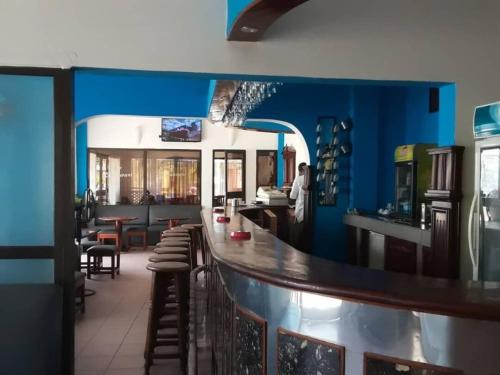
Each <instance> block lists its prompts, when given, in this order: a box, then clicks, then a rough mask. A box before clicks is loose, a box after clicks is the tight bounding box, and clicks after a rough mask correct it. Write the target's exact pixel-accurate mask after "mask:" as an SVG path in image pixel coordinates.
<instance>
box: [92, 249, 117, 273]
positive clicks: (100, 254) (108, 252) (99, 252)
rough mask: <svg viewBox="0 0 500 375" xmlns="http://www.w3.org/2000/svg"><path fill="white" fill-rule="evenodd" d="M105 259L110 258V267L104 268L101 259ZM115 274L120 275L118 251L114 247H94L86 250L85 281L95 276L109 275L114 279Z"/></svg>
mask: <svg viewBox="0 0 500 375" xmlns="http://www.w3.org/2000/svg"><path fill="white" fill-rule="evenodd" d="M105 257H109V258H111V266H110V267H104V265H103V258H105ZM115 257H116V267H115ZM115 272H116V274H117V275H119V274H120V251H119V250H118V249H117V248H116V246H115V245H95V246H92V247H91V248H90V249H88V250H87V279H90V278H91V276H92V275H97V274H110V275H111V278H112V279H114V278H115Z"/></svg>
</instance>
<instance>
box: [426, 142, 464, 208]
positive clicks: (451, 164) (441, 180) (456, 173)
mask: <svg viewBox="0 0 500 375" xmlns="http://www.w3.org/2000/svg"><path fill="white" fill-rule="evenodd" d="M427 152H428V153H429V155H431V156H432V175H431V176H432V177H431V185H430V187H429V190H428V191H427V192H426V193H425V196H426V197H427V198H432V199H436V198H440V199H450V200H460V199H461V198H462V156H463V152H464V147H462V146H449V147H438V148H432V149H429V150H427Z"/></svg>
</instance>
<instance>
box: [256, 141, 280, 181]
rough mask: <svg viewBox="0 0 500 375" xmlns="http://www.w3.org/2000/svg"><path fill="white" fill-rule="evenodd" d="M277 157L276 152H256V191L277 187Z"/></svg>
mask: <svg viewBox="0 0 500 375" xmlns="http://www.w3.org/2000/svg"><path fill="white" fill-rule="evenodd" d="M277 156H278V152H277V151H276V150H257V161H256V166H257V186H256V187H257V189H258V188H259V187H261V186H276V185H277V182H278V178H277V171H278V166H277Z"/></svg>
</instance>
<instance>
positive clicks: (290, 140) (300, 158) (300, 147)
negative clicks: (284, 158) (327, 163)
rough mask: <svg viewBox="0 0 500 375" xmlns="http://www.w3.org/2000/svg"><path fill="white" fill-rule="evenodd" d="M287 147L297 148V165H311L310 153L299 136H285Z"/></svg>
mask: <svg viewBox="0 0 500 375" xmlns="http://www.w3.org/2000/svg"><path fill="white" fill-rule="evenodd" d="M285 145H288V146H293V148H295V164H296V165H299V163H302V162H304V163H308V164H309V152H308V151H307V149H306V148H305V147H304V144H303V143H302V141H301V140H300V138H299V136H298V135H297V134H285Z"/></svg>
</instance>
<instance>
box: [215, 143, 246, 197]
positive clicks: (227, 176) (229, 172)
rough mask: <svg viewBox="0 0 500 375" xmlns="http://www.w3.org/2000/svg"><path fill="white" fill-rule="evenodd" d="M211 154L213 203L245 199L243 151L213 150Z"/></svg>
mask: <svg viewBox="0 0 500 375" xmlns="http://www.w3.org/2000/svg"><path fill="white" fill-rule="evenodd" d="M213 155H214V157H213V205H214V206H215V205H217V206H218V205H221V204H223V203H224V201H225V199H227V198H242V199H245V151H244V150H231V151H227V150H215V151H214V154H213Z"/></svg>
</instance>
